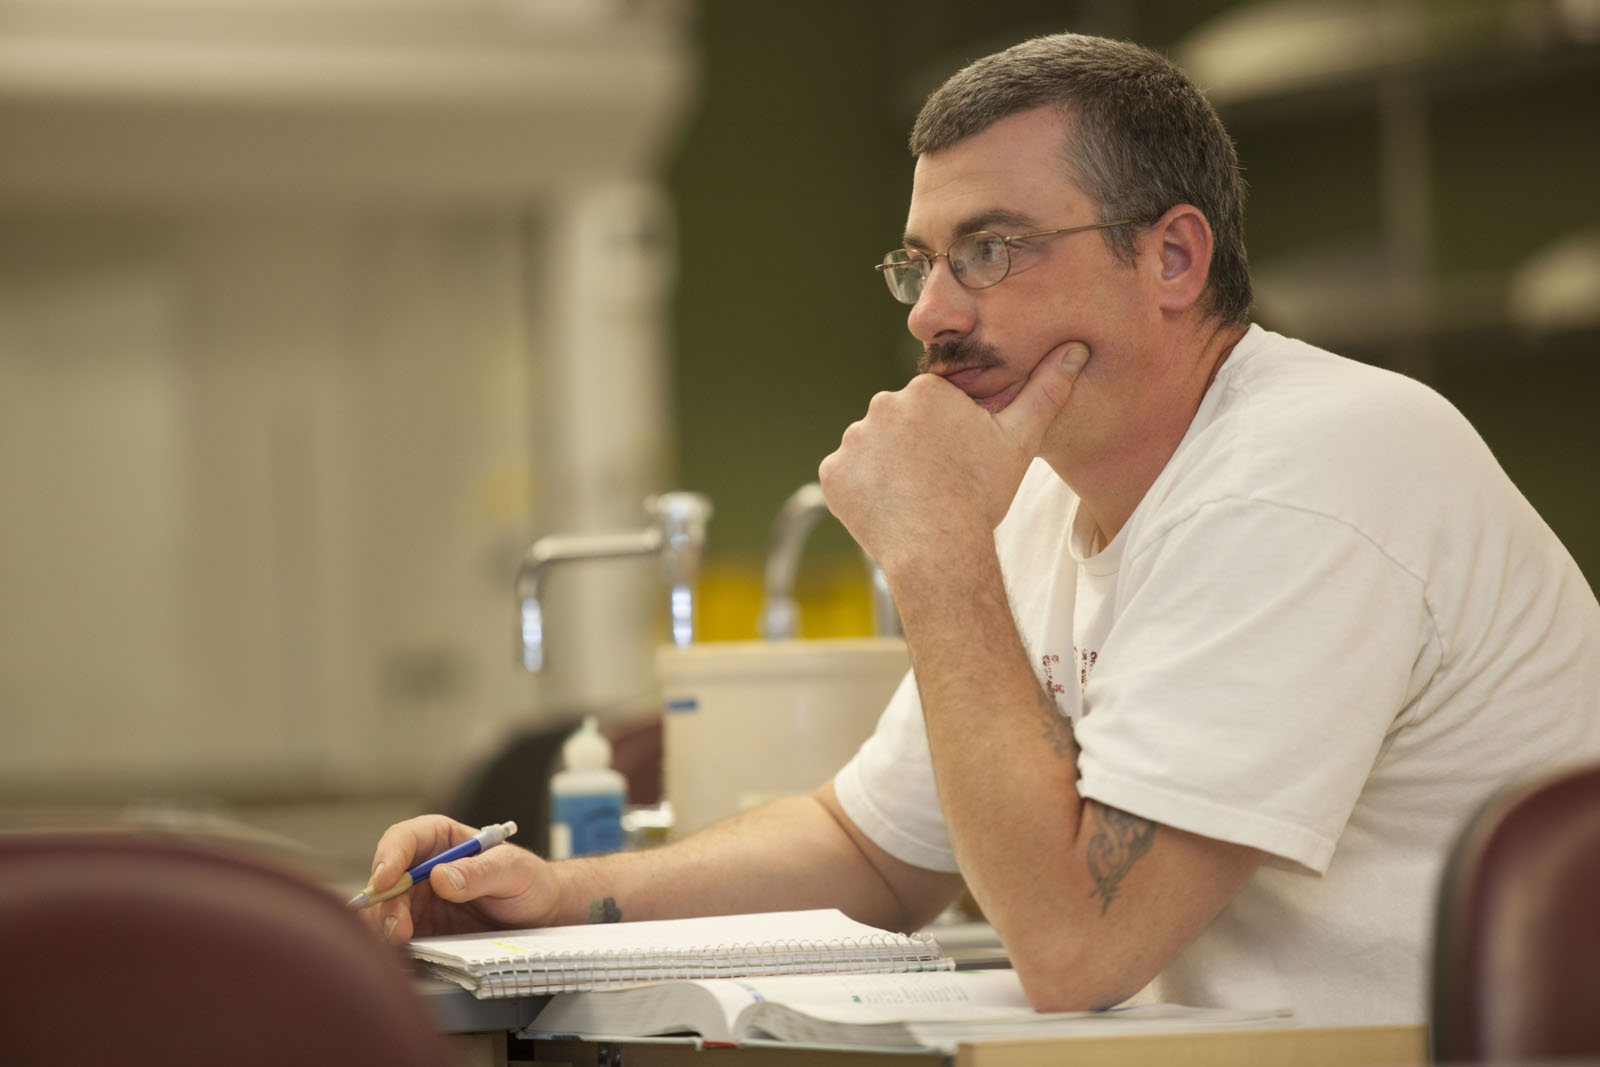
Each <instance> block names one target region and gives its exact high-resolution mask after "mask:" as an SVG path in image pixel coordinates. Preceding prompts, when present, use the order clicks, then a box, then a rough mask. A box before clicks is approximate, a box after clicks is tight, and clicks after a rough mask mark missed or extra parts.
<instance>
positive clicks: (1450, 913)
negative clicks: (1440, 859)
mask: <svg viewBox="0 0 1600 1067" xmlns="http://www.w3.org/2000/svg"><path fill="white" fill-rule="evenodd" d="M1432 1001H1433V1003H1432V1029H1431V1041H1432V1046H1433V1056H1434V1059H1435V1060H1437V1061H1440V1062H1451V1061H1454V1062H1481V1061H1488V1060H1497V1061H1502V1062H1512V1061H1521V1062H1527V1061H1530V1060H1538V1059H1548V1058H1556V1057H1588V1058H1592V1059H1600V765H1597V766H1592V767H1586V768H1582V769H1578V770H1571V771H1566V772H1563V773H1561V774H1557V775H1554V776H1552V777H1548V778H1543V779H1540V780H1538V781H1535V782H1532V783H1529V784H1525V785H1522V786H1519V787H1516V788H1513V789H1510V790H1508V791H1506V792H1504V793H1501V794H1500V795H1498V796H1497V797H1495V798H1494V799H1493V800H1491V801H1490V802H1489V804H1488V805H1487V806H1486V807H1485V808H1484V809H1483V810H1482V811H1480V812H1479V813H1478V814H1477V815H1476V816H1475V817H1474V818H1473V819H1472V821H1471V822H1470V823H1469V824H1468V826H1467V828H1466V830H1465V832H1464V833H1463V834H1462V836H1461V838H1460V839H1459V841H1458V842H1457V844H1456V846H1455V849H1454V851H1453V853H1452V855H1451V857H1450V861H1449V863H1448V864H1447V866H1446V869H1445V874H1444V879H1443V883H1442V886H1441V891H1440V906H1439V914H1438V926H1437V929H1436V931H1435V945H1434V971H1433V990H1432Z"/></svg>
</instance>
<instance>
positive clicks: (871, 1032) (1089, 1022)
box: [523, 970, 1293, 1051]
mask: <svg viewBox="0 0 1600 1067" xmlns="http://www.w3.org/2000/svg"><path fill="white" fill-rule="evenodd" d="M1292 1022H1293V1019H1292V1016H1291V1015H1290V1013H1289V1012H1288V1011H1286V1010H1284V1011H1227V1010H1218V1009H1208V1008H1186V1007H1181V1006H1178V1005H1172V1004H1146V1005H1141V1006H1139V1007H1132V1008H1121V1009H1113V1010H1111V1011H1102V1012H1066V1013H1058V1014H1049V1013H1041V1012H1035V1011H1034V1010H1033V1009H1032V1007H1030V1006H1029V1004H1028V1000H1027V998H1026V997H1025V996H1024V995H1023V992H1022V984H1021V983H1020V982H1019V981H1018V980H1017V974H1016V972H1015V971H1012V970H980V971H943V972H921V973H906V974H848V975H780V976H773V977H751V978H712V979H696V980H687V981H676V982H662V983H659V984H655V985H648V986H635V987H632V988H628V989H608V990H599V991H594V992H587V993H563V994H560V995H558V996H554V997H552V998H551V999H550V1003H549V1004H547V1005H546V1006H545V1007H544V1008H543V1010H541V1011H540V1012H539V1014H538V1015H537V1016H536V1017H535V1018H534V1020H533V1022H532V1023H530V1024H529V1025H528V1027H527V1028H526V1029H525V1030H524V1031H523V1033H524V1034H525V1035H527V1036H541V1037H548V1036H558V1035H559V1036H576V1037H586V1038H623V1037H650V1036H657V1035H666V1034H685V1033H687V1034H695V1035H698V1036H699V1037H700V1039H701V1040H702V1041H704V1042H709V1043H718V1044H740V1043H746V1042H751V1041H761V1040H763V1039H769V1040H775V1041H783V1042H791V1043H796V1044H804V1045H826V1046H834V1047H839V1046H853V1047H864V1048H934V1049H943V1050H946V1051H953V1050H954V1048H955V1046H956V1044H957V1043H958V1042H963V1041H965V1042H971V1041H982V1040H985V1039H989V1040H995V1039H1000V1038H1013V1039H1016V1038H1047V1037H1065V1036H1070V1035H1078V1034H1098V1035H1113V1034H1124V1033H1127V1034H1132V1033H1146V1034H1147V1033H1157V1032H1174V1033H1176V1032H1192V1031H1198V1030H1213V1029H1219V1028H1227V1029H1242V1028H1248V1027H1262V1026H1286V1025H1291V1024H1292Z"/></svg>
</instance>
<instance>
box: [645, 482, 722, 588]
mask: <svg viewBox="0 0 1600 1067" xmlns="http://www.w3.org/2000/svg"><path fill="white" fill-rule="evenodd" d="M644 510H645V513H646V514H647V515H649V516H650V517H651V518H652V519H653V520H654V521H655V525H656V528H657V529H659V530H660V531H661V573H662V575H663V576H664V577H665V578H666V580H667V583H668V584H669V585H673V586H682V585H693V584H694V580H695V578H696V576H698V574H699V572H700V558H701V556H702V554H703V553H704V551H705V544H706V523H707V522H709V521H710V519H711V511H712V508H711V500H710V498H708V497H706V496H703V495H702V494H700V493H684V492H676V493H660V494H658V495H655V496H650V497H646V498H645V502H644Z"/></svg>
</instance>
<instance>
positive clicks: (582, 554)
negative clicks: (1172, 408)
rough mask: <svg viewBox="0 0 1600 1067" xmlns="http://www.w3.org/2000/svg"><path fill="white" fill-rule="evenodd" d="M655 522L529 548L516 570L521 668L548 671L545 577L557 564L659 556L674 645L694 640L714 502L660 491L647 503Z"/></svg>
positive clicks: (560, 537) (554, 537) (553, 537)
mask: <svg viewBox="0 0 1600 1067" xmlns="http://www.w3.org/2000/svg"><path fill="white" fill-rule="evenodd" d="M644 507H645V513H646V514H647V515H649V516H650V518H651V519H652V520H653V522H652V524H651V525H650V526H647V527H645V528H644V529H642V530H622V531H613V532H603V533H590V534H550V535H548V536H545V537H541V538H539V539H538V540H537V541H535V542H534V543H533V544H531V545H529V546H528V551H527V552H526V553H524V555H523V557H522V565H521V566H520V567H518V568H517V581H516V595H517V608H518V615H519V617H520V619H521V623H522V666H523V667H524V669H526V670H529V671H532V672H534V673H537V672H538V671H540V670H541V669H542V668H543V667H544V601H543V594H544V579H545V574H546V573H547V572H548V571H549V569H550V568H551V567H553V566H555V565H556V564H559V563H569V562H573V561H576V560H592V559H622V558H626V557H629V556H659V557H660V560H661V576H662V577H663V578H664V579H665V580H666V583H667V588H668V599H667V605H668V610H669V612H670V615H671V624H672V643H673V644H675V645H678V646H680V647H682V646H684V645H688V644H690V643H692V642H693V641H694V581H695V578H696V577H697V576H698V575H699V573H700V560H701V557H702V555H703V554H704V551H705V543H706V522H707V520H709V519H710V518H711V501H710V500H708V499H706V498H705V497H703V496H701V495H700V494H698V493H662V494H661V495H660V496H652V497H649V498H648V499H646V500H645V502H644Z"/></svg>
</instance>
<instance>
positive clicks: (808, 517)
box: [761, 482, 901, 641]
mask: <svg viewBox="0 0 1600 1067" xmlns="http://www.w3.org/2000/svg"><path fill="white" fill-rule="evenodd" d="M828 514H831V512H829V511H828V502H827V501H826V500H824V499H823V496H822V486H820V485H818V484H817V483H816V482H811V483H810V484H808V485H802V486H801V487H800V488H799V489H796V490H795V491H794V492H793V493H791V494H789V499H788V500H785V501H784V502H783V507H781V508H779V509H778V517H777V519H776V520H775V521H774V522H773V524H772V540H771V542H770V543H769V545H768V548H767V567H766V576H765V579H764V581H763V583H762V584H763V587H764V588H763V592H762V604H761V635H762V636H763V637H765V638H767V639H768V640H770V641H781V640H785V639H787V638H791V637H797V636H799V633H800V606H799V605H798V604H796V603H795V599H794V585H795V576H796V574H797V573H798V572H799V570H800V553H801V550H802V549H804V548H805V543H806V538H807V537H809V536H810V535H811V531H812V529H813V528H814V527H815V526H816V525H817V522H818V520H820V519H821V518H822V516H824V515H828ZM861 558H862V559H863V560H865V561H866V564H867V574H868V578H869V580H870V581H871V583H872V624H873V632H875V633H876V634H877V635H878V636H879V637H898V636H900V632H901V631H900V613H899V612H898V611H897V610H896V609H895V606H894V597H893V596H891V595H890V593H889V582H888V579H886V578H885V577H884V576H883V568H882V567H880V566H878V563H877V561H876V560H874V559H873V558H872V557H871V556H869V555H867V553H866V550H865V549H863V550H862V552H861Z"/></svg>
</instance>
